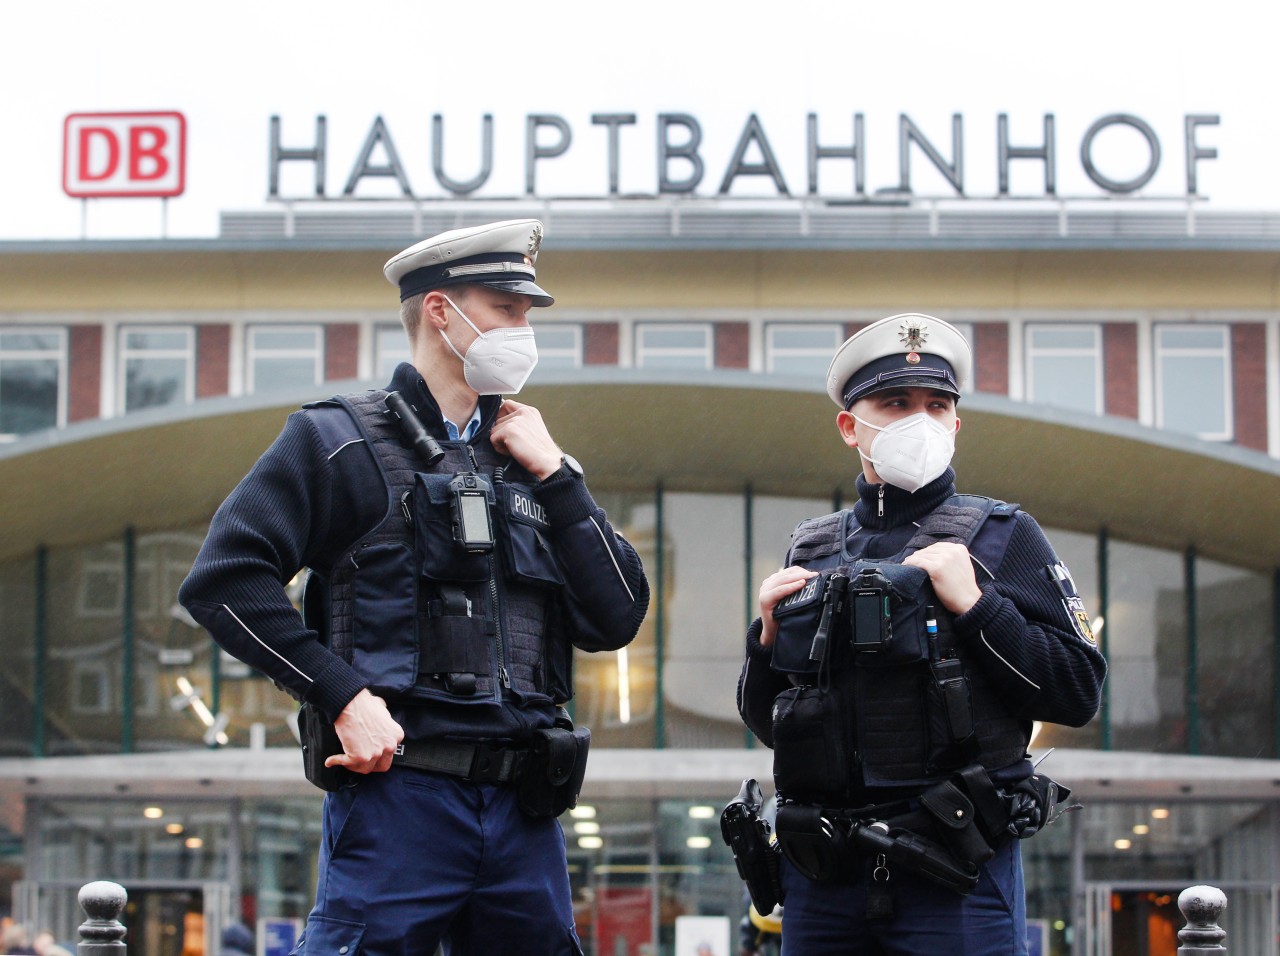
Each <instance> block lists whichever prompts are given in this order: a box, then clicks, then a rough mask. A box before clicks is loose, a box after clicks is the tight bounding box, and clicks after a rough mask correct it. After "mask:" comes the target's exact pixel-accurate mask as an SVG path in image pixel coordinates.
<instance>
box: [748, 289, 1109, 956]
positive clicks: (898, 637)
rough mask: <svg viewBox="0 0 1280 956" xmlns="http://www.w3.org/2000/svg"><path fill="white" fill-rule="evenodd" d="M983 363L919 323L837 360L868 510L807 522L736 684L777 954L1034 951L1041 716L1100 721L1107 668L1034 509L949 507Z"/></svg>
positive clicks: (893, 323)
mask: <svg viewBox="0 0 1280 956" xmlns="http://www.w3.org/2000/svg"><path fill="white" fill-rule="evenodd" d="M970 365H971V360H970V352H969V346H968V343H967V342H966V341H965V339H964V337H963V336H962V335H961V334H960V333H959V332H958V331H957V330H956V329H955V328H953V327H952V326H950V325H948V324H947V323H945V322H943V321H940V320H939V319H936V318H933V317H931V316H927V315H920V314H906V315H895V316H890V317H888V318H885V319H882V320H880V321H878V322H875V323H872V324H871V325H870V326H868V327H867V328H865V329H862V330H861V331H859V332H858V333H857V334H855V335H854V336H852V337H851V338H850V339H848V340H847V341H846V342H845V343H844V344H843V345H842V346H841V347H840V348H839V349H838V350H837V352H836V354H835V357H834V358H833V360H832V362H831V365H830V368H829V370H828V374H827V382H826V385H827V392H828V394H829V395H830V396H831V398H832V400H833V401H834V402H835V403H836V405H837V406H838V407H839V408H840V412H839V413H838V414H837V416H836V426H837V428H838V429H839V433H840V437H841V439H842V440H843V441H844V443H845V444H846V445H848V446H849V447H850V448H854V449H857V451H858V452H859V454H860V456H861V465H862V473H861V474H860V475H859V476H858V478H857V490H858V501H857V503H856V504H855V505H854V506H853V508H851V509H848V510H845V511H842V512H839V513H836V514H833V515H827V516H825V517H822V518H816V519H812V520H809V521H805V522H802V523H801V524H800V525H799V526H798V527H797V528H796V530H795V532H794V533H793V535H792V540H791V546H790V548H789V550H788V552H787V558H786V561H785V565H786V566H785V567H784V568H783V569H782V570H780V571H778V572H777V573H775V574H771V575H770V576H769V577H768V578H766V579H765V580H764V582H763V583H762V584H761V586H760V594H759V603H760V617H759V618H758V619H757V620H756V621H755V622H754V623H753V624H752V626H751V628H750V629H749V631H748V633H747V653H746V663H745V665H744V668H743V671H742V676H741V680H740V683H739V689H738V703H739V709H740V711H741V713H742V717H743V720H744V721H745V722H746V724H747V726H748V727H749V728H750V729H751V730H752V731H753V732H754V733H755V734H756V736H757V737H759V738H760V739H761V740H762V741H763V742H764V743H766V744H768V745H769V746H771V747H772V748H773V749H774V782H775V785H776V787H777V792H778V797H779V809H778V814H777V818H776V823H775V825H776V832H777V835H778V841H779V844H780V846H781V848H782V851H783V860H782V862H781V884H782V889H783V891H784V892H785V905H786V932H785V933H784V934H783V952H784V954H785V953H793V954H805V956H822V954H828V953H831V954H834V953H839V954H841V956H851V954H924V953H928V954H931V956H939V954H957V956H959V954H964V956H980V954H992V956H994V954H997V953H998V954H1001V956H1009V954H1019V953H1025V952H1026V930H1025V900H1024V890H1023V877H1022V864H1021V857H1020V854H1019V850H1018V844H1017V840H1016V839H1015V838H1014V837H1015V835H1017V836H1027V835H1030V834H1031V833H1033V832H1035V830H1036V829H1038V828H1039V827H1040V826H1043V825H1044V823H1045V822H1047V821H1048V820H1049V819H1051V818H1052V816H1053V814H1054V812H1055V804H1056V803H1057V802H1058V799H1059V796H1060V793H1059V792H1055V786H1054V785H1053V784H1052V783H1051V781H1049V780H1048V778H1046V777H1044V776H1043V775H1041V774H1038V773H1035V772H1034V770H1033V768H1032V765H1031V763H1030V760H1029V758H1028V756H1027V748H1028V746H1029V739H1030V732H1031V726H1032V722H1033V721H1036V720H1040V721H1050V722H1054V723H1061V724H1067V725H1070V726H1080V725H1083V724H1085V723H1086V722H1088V721H1089V720H1090V719H1091V718H1092V717H1093V715H1094V713H1095V712H1096V710H1097V707H1098V702H1099V694H1100V689H1101V684H1102V680H1103V677H1104V675H1105V671H1106V665H1105V663H1104V662H1103V659H1102V657H1101V655H1100V654H1099V652H1098V650H1097V648H1096V646H1095V642H1094V640H1093V635H1092V633H1091V632H1090V630H1089V624H1088V618H1087V615H1086V613H1085V609H1084V607H1083V604H1082V602H1081V600H1080V598H1079V596H1078V595H1077V594H1076V591H1075V588H1074V585H1073V584H1072V580H1071V576H1070V574H1069V573H1068V572H1067V569H1066V567H1065V566H1064V565H1063V563H1062V562H1061V561H1060V560H1059V559H1058V557H1057V556H1056V555H1055V553H1054V551H1053V548H1052V547H1051V546H1050V544H1049V542H1048V540H1046V538H1045V536H1044V534H1043V533H1042V532H1041V530H1040V528H1039V526H1038V525H1037V524H1036V522H1035V521H1034V520H1033V519H1032V518H1031V516H1030V515H1028V514H1026V513H1025V512H1023V511H1020V510H1018V508H1017V506H1016V505H1008V504H1005V503H1003V502H996V501H993V500H991V499H989V498H980V497H977V496H967V495H962V496H957V494H956V489H955V484H954V482H955V472H954V471H953V470H952V469H951V467H950V462H951V457H952V453H953V450H954V441H955V435H956V433H957V432H958V431H959V428H960V419H959V418H958V417H957V416H956V402H957V401H958V399H959V395H960V387H959V383H960V382H962V381H964V380H965V378H966V377H967V375H968V373H969V369H970ZM824 612H826V613H825V615H824Z"/></svg>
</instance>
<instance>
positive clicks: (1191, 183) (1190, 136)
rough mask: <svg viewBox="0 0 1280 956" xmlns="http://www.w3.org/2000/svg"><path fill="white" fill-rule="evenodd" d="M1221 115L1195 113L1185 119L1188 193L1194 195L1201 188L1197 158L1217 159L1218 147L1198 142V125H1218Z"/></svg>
mask: <svg viewBox="0 0 1280 956" xmlns="http://www.w3.org/2000/svg"><path fill="white" fill-rule="evenodd" d="M1220 120H1221V117H1220V116H1219V115H1218V114H1217V113H1194V114H1192V115H1190V116H1187V117H1186V118H1185V120H1184V122H1185V124H1186V127H1185V128H1186V131H1187V132H1186V141H1187V195H1188V196H1194V195H1196V194H1197V193H1198V192H1199V191H1200V190H1199V189H1198V188H1197V186H1196V160H1200V159H1217V158H1218V151H1217V149H1215V148H1213V147H1212V146H1210V147H1204V146H1200V145H1198V144H1197V143H1196V127H1197V126H1217V125H1218V122H1219V121H1220Z"/></svg>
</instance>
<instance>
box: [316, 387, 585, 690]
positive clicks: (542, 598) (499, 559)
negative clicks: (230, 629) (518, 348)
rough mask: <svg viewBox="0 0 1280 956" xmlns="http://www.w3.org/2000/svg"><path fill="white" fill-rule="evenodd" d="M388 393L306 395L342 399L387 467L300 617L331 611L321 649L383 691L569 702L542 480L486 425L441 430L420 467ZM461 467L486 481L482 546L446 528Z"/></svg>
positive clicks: (566, 653) (450, 525) (567, 653)
mask: <svg viewBox="0 0 1280 956" xmlns="http://www.w3.org/2000/svg"><path fill="white" fill-rule="evenodd" d="M386 394H387V393H386V392H384V391H381V390H374V391H369V392H364V393H359V394H355V395H345V396H337V397H336V398H334V399H330V400H329V401H328V402H322V403H318V406H312V407H321V408H322V409H323V406H331V407H332V406H334V405H339V406H341V407H342V408H343V409H345V411H346V412H347V413H348V414H349V415H350V417H351V420H352V421H353V422H354V424H355V427H356V430H357V431H358V432H359V435H360V437H362V438H363V439H364V440H365V442H366V443H367V445H368V448H369V450H370V452H371V453H372V454H373V458H374V460H375V461H376V462H377V465H378V469H379V471H380V472H381V473H382V477H383V481H384V483H385V486H386V492H387V512H386V514H385V516H384V517H383V519H382V520H381V521H380V522H379V523H378V525H377V526H375V527H374V528H373V529H372V530H371V531H369V532H368V533H367V534H365V535H364V536H363V537H362V538H360V539H359V540H358V541H357V542H355V544H353V545H352V546H351V547H350V548H349V549H348V550H347V552H346V553H344V554H343V555H342V556H341V557H339V559H338V560H337V561H336V562H335V563H334V565H333V568H332V569H331V571H330V573H329V575H328V577H327V578H322V579H321V580H320V581H319V582H317V583H318V585H319V587H318V588H317V587H313V585H312V584H311V583H309V584H308V593H307V599H306V600H307V610H308V618H309V619H310V618H312V616H313V615H315V617H316V618H318V619H321V620H325V621H327V623H328V633H327V635H326V637H327V640H328V643H329V646H330V648H331V649H332V650H333V651H334V652H335V653H337V654H338V655H340V656H341V657H342V658H343V659H344V660H345V661H347V662H348V663H350V664H351V665H352V667H354V668H355V670H356V671H358V672H359V673H360V674H361V676H362V677H364V678H365V679H366V680H368V681H369V683H370V689H371V690H373V691H374V692H375V693H377V694H379V695H381V696H384V697H386V698H387V699H388V700H391V701H398V702H400V703H412V702H413V701H415V700H418V701H424V702H425V701H447V702H449V703H456V704H474V703H487V702H494V701H502V700H512V701H514V702H516V703H522V702H530V701H534V700H538V701H545V700H547V699H551V700H554V701H556V702H562V701H565V700H568V699H569V698H570V697H571V696H572V693H571V677H570V674H571V663H572V658H571V654H572V648H571V647H570V645H569V643H568V641H565V640H560V639H551V637H550V636H551V635H553V634H555V633H556V632H558V630H559V627H558V620H559V619H558V610H557V606H556V599H557V594H556V590H555V589H557V588H558V587H559V586H560V585H562V584H563V581H562V579H561V576H560V572H559V569H558V567H557V565H556V562H555V559H554V556H553V554H552V549H551V543H550V528H549V525H548V523H547V519H546V515H545V512H544V511H543V509H542V507H541V505H540V504H539V503H538V501H537V498H536V496H535V495H534V492H533V488H534V485H536V483H537V479H536V478H534V477H533V476H532V475H531V474H529V473H528V472H527V471H525V470H524V469H523V468H522V467H521V466H520V465H518V464H517V463H515V462H514V461H512V460H511V459H509V458H506V457H505V456H502V455H500V454H499V453H498V452H497V451H496V450H495V449H494V448H493V446H492V445H491V444H490V443H489V440H488V436H487V434H486V435H485V436H482V437H481V438H480V439H477V440H476V441H474V443H472V444H470V445H468V444H467V443H465V442H461V441H445V442H441V443H440V447H441V448H442V449H443V450H444V452H445V455H444V458H443V459H442V460H441V461H439V462H437V463H435V464H434V465H428V464H427V463H426V462H425V461H423V460H422V459H421V458H420V457H419V456H418V454H417V452H416V451H415V450H413V449H411V448H408V447H406V446H405V445H404V443H403V442H402V440H401V433H400V430H399V426H398V423H397V422H396V420H395V419H394V418H393V417H392V416H391V415H389V414H387V413H386V411H385V405H384V401H385V398H386ZM335 413H337V409H336V408H333V409H332V411H326V410H322V411H321V415H324V414H335ZM353 438H354V436H353ZM464 473H474V474H476V475H480V476H482V477H483V479H484V480H485V481H486V482H487V483H488V486H489V487H488V490H487V498H488V502H489V514H490V516H491V519H492V528H493V536H494V538H495V539H496V540H495V544H494V547H493V549H492V550H491V551H489V552H488V553H470V552H467V551H465V550H464V549H463V548H462V546H461V545H460V544H459V543H458V542H457V541H456V540H455V534H454V521H453V511H452V509H453V507H454V505H453V500H452V492H451V491H450V488H449V484H450V482H451V480H452V479H453V478H454V477H455V475H458V474H464ZM315 577H316V576H315V575H314V574H313V578H315ZM322 602H323V605H324V606H320V605H321V604H322Z"/></svg>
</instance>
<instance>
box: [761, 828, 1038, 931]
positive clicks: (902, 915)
mask: <svg viewBox="0 0 1280 956" xmlns="http://www.w3.org/2000/svg"><path fill="white" fill-rule="evenodd" d="M781 862H782V883H783V887H784V889H785V890H786V894H787V898H786V904H785V906H784V908H783V916H782V956H837V954H838V956H1026V953H1027V928H1026V924H1027V904H1026V893H1025V889H1024V886H1023V879H1022V854H1021V852H1020V850H1019V848H1018V842H1017V841H1016V840H1013V841H1011V842H1009V843H1006V844H1005V845H1004V846H1002V847H1000V848H999V849H998V850H996V855H995V856H994V857H993V858H992V859H990V860H988V861H987V862H986V863H985V864H984V865H983V866H982V868H981V869H982V875H981V878H980V879H979V880H978V885H977V887H976V888H975V889H974V890H973V892H972V893H970V894H969V895H968V896H961V895H960V894H959V893H955V892H952V891H951V890H948V889H945V888H943V887H941V886H938V885H937V884H935V883H930V882H929V881H928V880H925V879H923V878H921V877H918V876H915V875H913V874H911V873H905V872H902V871H901V869H900V868H899V869H898V870H896V871H894V870H893V868H892V866H891V867H890V870H891V872H890V876H889V879H888V881H887V882H885V883H884V884H883V886H885V887H886V888H887V890H888V893H889V896H890V897H891V898H892V900H893V916H892V917H890V918H888V919H867V916H866V910H867V890H868V887H869V886H870V885H871V882H872V879H871V869H872V867H871V863H870V861H868V863H867V866H866V869H865V871H864V872H862V873H861V874H860V875H859V877H858V879H857V880H856V881H854V882H850V883H816V882H814V881H813V880H810V879H808V878H807V877H805V876H802V875H801V874H800V872H799V871H798V870H796V869H795V867H793V866H792V865H791V864H790V863H789V862H787V860H786V859H783V860H782V861H781Z"/></svg>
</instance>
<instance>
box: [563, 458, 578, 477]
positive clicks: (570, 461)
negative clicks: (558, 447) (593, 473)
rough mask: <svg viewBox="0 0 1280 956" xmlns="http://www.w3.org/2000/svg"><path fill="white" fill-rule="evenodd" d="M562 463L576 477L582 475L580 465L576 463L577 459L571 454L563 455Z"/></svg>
mask: <svg viewBox="0 0 1280 956" xmlns="http://www.w3.org/2000/svg"><path fill="white" fill-rule="evenodd" d="M564 463H565V465H566V466H567V467H568V469H569V470H570V471H571V472H573V473H574V474H575V475H577V476H578V477H582V466H581V465H579V464H578V459H576V458H574V457H573V456H572V455H565V456H564Z"/></svg>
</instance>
